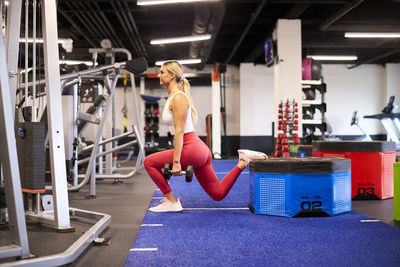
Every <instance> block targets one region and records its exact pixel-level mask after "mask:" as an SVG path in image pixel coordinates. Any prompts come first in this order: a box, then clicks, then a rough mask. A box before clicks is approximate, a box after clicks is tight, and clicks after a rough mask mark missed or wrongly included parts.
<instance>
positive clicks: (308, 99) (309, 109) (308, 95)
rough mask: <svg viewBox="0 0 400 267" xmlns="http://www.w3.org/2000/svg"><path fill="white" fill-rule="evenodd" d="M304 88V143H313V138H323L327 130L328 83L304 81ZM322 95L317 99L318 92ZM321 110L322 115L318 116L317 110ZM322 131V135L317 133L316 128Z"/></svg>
mask: <svg viewBox="0 0 400 267" xmlns="http://www.w3.org/2000/svg"><path fill="white" fill-rule="evenodd" d="M302 90H303V93H304V94H305V99H304V100H303V101H302V111H303V121H302V124H303V138H304V140H303V141H304V144H311V142H312V140H320V139H321V140H323V139H324V137H325V132H326V131H327V124H326V120H325V112H326V103H325V93H326V84H325V83H323V82H321V81H311V80H310V81H306V80H304V81H302ZM317 91H318V92H319V93H320V95H321V100H316V98H317V97H316V92H317ZM316 110H319V112H320V114H321V117H320V118H316V117H315V112H316ZM317 129H319V131H320V132H321V135H320V136H317V135H316V134H315V132H316V130H317Z"/></svg>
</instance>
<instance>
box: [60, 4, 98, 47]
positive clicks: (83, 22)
mask: <svg viewBox="0 0 400 267" xmlns="http://www.w3.org/2000/svg"><path fill="white" fill-rule="evenodd" d="M67 5H68V7H69V9H73V10H75V11H74V13H73V14H74V15H75V17H76V18H77V19H78V20H79V22H80V23H82V25H83V26H84V27H85V29H87V30H88V31H89V33H90V34H91V35H92V38H94V39H98V36H97V34H98V33H97V32H96V30H94V29H93V27H92V26H91V25H89V24H88V23H87V22H86V20H84V19H83V18H82V16H81V14H80V13H79V12H77V10H79V8H77V7H76V6H75V5H74V6H72V3H67ZM92 40H93V39H92Z"/></svg>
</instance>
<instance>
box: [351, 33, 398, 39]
mask: <svg viewBox="0 0 400 267" xmlns="http://www.w3.org/2000/svg"><path fill="white" fill-rule="evenodd" d="M344 37H346V38H400V32H345V33H344Z"/></svg>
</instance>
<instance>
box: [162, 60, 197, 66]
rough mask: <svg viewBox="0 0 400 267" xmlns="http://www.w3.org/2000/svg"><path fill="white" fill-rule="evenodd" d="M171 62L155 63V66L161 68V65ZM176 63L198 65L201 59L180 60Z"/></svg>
mask: <svg viewBox="0 0 400 267" xmlns="http://www.w3.org/2000/svg"><path fill="white" fill-rule="evenodd" d="M168 61H171V60H164V61H156V65H157V66H161V65H162V64H164V63H165V62H168ZM176 61H178V62H179V63H180V64H182V65H184V64H199V63H201V59H180V60H176Z"/></svg>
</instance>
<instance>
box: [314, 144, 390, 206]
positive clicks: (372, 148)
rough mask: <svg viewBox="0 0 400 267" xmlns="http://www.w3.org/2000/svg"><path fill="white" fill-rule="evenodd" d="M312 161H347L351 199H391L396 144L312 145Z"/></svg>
mask: <svg viewBox="0 0 400 267" xmlns="http://www.w3.org/2000/svg"><path fill="white" fill-rule="evenodd" d="M312 147H313V152H312V155H313V157H340V158H347V159H351V198H352V199H353V200H361V199H386V198H392V197H393V163H394V162H395V161H396V144H395V143H394V142H385V141H313V143H312Z"/></svg>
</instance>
